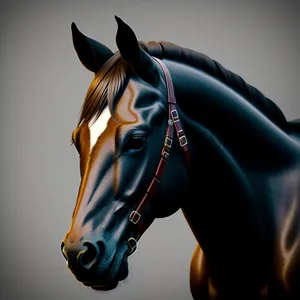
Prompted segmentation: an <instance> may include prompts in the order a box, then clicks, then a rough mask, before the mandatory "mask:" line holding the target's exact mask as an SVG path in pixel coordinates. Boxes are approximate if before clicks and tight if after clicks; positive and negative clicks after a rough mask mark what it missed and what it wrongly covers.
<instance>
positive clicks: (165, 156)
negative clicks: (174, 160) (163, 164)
mask: <svg viewBox="0 0 300 300" xmlns="http://www.w3.org/2000/svg"><path fill="white" fill-rule="evenodd" d="M162 156H163V157H164V158H165V159H168V157H169V153H168V152H167V151H164V152H163V154H162Z"/></svg>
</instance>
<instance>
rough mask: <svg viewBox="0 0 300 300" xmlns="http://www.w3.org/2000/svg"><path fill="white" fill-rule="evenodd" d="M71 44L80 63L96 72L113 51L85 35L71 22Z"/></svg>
mask: <svg viewBox="0 0 300 300" xmlns="http://www.w3.org/2000/svg"><path fill="white" fill-rule="evenodd" d="M71 30H72V37H73V45H74V48H75V50H76V52H77V55H78V58H79V60H80V61H81V63H82V64H83V65H84V66H85V67H86V68H87V69H88V70H90V71H92V72H94V73H97V72H98V71H99V70H100V68H101V67H102V66H103V65H104V63H105V62H106V61H107V60H108V59H109V58H110V57H112V56H113V52H112V51H111V50H110V49H108V48H107V47H106V46H104V45H102V44H100V43H99V42H97V41H95V40H93V39H91V38H89V37H87V36H85V35H84V34H83V33H82V32H80V31H79V30H78V28H77V26H76V24H75V23H74V22H73V23H72V25H71Z"/></svg>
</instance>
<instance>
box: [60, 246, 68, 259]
mask: <svg viewBox="0 0 300 300" xmlns="http://www.w3.org/2000/svg"><path fill="white" fill-rule="evenodd" d="M60 251H61V253H62V255H63V257H64V258H65V260H67V254H66V252H65V243H64V242H62V243H61V245H60Z"/></svg>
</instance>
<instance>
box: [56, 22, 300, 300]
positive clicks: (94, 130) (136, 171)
mask: <svg viewBox="0 0 300 300" xmlns="http://www.w3.org/2000/svg"><path fill="white" fill-rule="evenodd" d="M115 19H116V22H117V33H116V44H117V47H118V51H116V52H115V53H113V52H112V51H111V50H110V49H109V48H108V47H106V46H105V45H103V44H101V43H100V42H98V41H96V40H95V39H92V38H90V37H88V36H86V35H85V34H83V33H82V32H81V31H80V30H79V29H78V27H77V25H76V24H75V23H74V22H73V23H72V24H71V31H72V40H73V45H74V48H75V52H76V54H77V56H78V58H79V60H80V62H81V63H82V64H83V66H84V67H85V68H87V69H88V70H89V71H91V72H92V73H94V75H95V76H94V78H93V80H92V82H91V84H90V86H89V88H88V90H87V93H86V97H85V100H84V103H83V104H82V108H81V116H80V119H79V122H78V124H77V127H76V128H75V129H74V131H73V132H72V143H73V144H74V146H75V147H76V149H77V151H78V153H79V160H80V175H81V182H80V186H79V191H78V197H77V201H76V204H75V207H74V210H73V215H72V222H71V226H70V229H69V231H68V232H67V233H66V235H65V237H64V239H63V242H62V244H61V251H62V254H63V256H64V258H65V260H66V263H67V267H68V268H69V270H70V272H71V273H72V274H73V275H74V276H75V278H76V279H77V280H78V281H79V282H80V283H82V284H83V285H85V286H88V287H90V288H92V289H94V290H99V291H107V290H113V289H115V288H116V287H117V286H118V283H119V282H120V281H122V280H124V279H125V278H127V277H128V275H129V271H128V257H129V256H130V255H132V254H133V253H134V252H135V251H136V249H137V246H138V242H139V241H140V238H141V237H142V236H143V234H144V232H145V231H146V230H147V229H148V228H149V226H151V224H152V223H153V222H154V221H155V219H156V218H166V217H168V216H171V215H172V214H174V213H175V212H177V211H178V210H179V209H181V210H182V212H183V214H184V217H185V219H186V220H187V224H188V225H189V227H190V229H191V231H192V233H193V235H194V236H195V238H196V241H197V246H196V248H195V250H194V253H193V254H192V258H191V264H190V276H189V277H190V278H189V285H190V291H191V295H192V297H193V299H201V300H206V299H242V300H246V299H249V300H250V299H251V300H253V299H268V300H271V299H272V300H273V299H281V300H285V299H300V296H299V295H300V284H299V279H300V244H299V243H300V242H299V236H300V205H299V204H300V120H299V119H297V120H292V121H287V119H286V117H285V116H284V114H283V112H282V111H281V109H280V108H279V107H278V106H277V105H276V104H275V102H274V101H272V100H271V99H269V98H267V97H266V96H264V94H263V93H262V92H260V91H259V90H258V89H256V88H255V87H253V86H251V85H249V84H247V83H246V82H245V81H244V80H243V79H242V78H241V77H240V76H239V75H237V74H235V73H233V72H232V71H230V70H227V69H225V67H223V66H222V65H221V64H220V63H219V62H217V61H215V60H213V59H211V58H210V57H208V56H206V55H205V54H203V53H201V52H197V51H195V50H192V49H188V48H184V47H181V46H178V45H176V44H174V43H171V42H166V41H161V42H156V41H150V42H147V43H146V42H143V41H141V40H138V39H137V36H136V34H135V32H134V31H133V29H132V28H131V27H130V26H129V25H128V24H127V23H125V22H124V21H123V20H122V19H121V18H119V17H118V16H115ZM183 242H184V241H183Z"/></svg>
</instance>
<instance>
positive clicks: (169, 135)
mask: <svg viewBox="0 0 300 300" xmlns="http://www.w3.org/2000/svg"><path fill="white" fill-rule="evenodd" d="M154 59H155V60H156V61H157V63H158V64H159V65H160V67H161V68H162V70H163V72H164V75H165V79H166V86H167V93H168V106H169V113H168V114H169V115H168V125H167V128H166V136H165V141H164V146H163V148H162V151H161V157H160V160H159V163H158V167H157V169H156V172H155V175H154V178H153V179H152V181H151V183H150V185H149V187H148V189H147V192H146V194H145V195H144V197H143V199H142V201H141V202H140V204H139V205H138V207H137V208H136V210H134V211H132V212H131V213H130V215H129V220H130V221H131V222H132V223H133V224H135V225H137V226H138V232H139V236H138V237H137V238H136V239H134V238H130V239H129V240H128V244H129V246H130V247H131V249H135V248H136V247H137V244H136V243H137V240H138V239H139V238H140V237H141V235H142V234H143V233H144V231H145V230H146V226H145V224H144V222H143V220H142V211H143V209H144V208H145V206H146V205H147V204H148V203H149V201H150V199H151V198H152V196H153V195H154V193H155V191H156V189H157V187H158V184H159V183H160V180H161V178H162V174H163V171H164V168H165V166H166V163H167V161H168V158H169V154H170V150H171V147H172V143H173V136H174V129H175V131H176V134H177V137H178V140H179V144H180V146H181V148H182V149H183V151H184V153H185V160H186V167H187V170H188V172H189V166H190V153H189V149H188V141H187V138H186V135H185V133H184V131H183V127H182V125H181V123H180V120H179V115H178V111H177V108H176V98H175V93H174V86H173V82H172V78H171V74H170V72H169V70H168V68H167V67H166V65H165V64H164V63H163V62H162V61H161V60H159V59H157V58H155V57H154ZM132 243H133V244H132Z"/></svg>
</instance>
